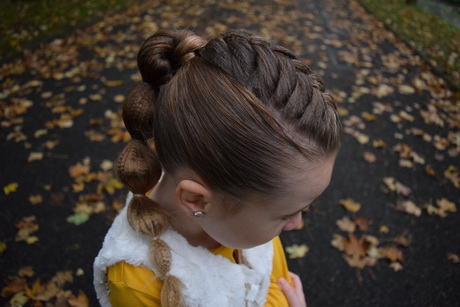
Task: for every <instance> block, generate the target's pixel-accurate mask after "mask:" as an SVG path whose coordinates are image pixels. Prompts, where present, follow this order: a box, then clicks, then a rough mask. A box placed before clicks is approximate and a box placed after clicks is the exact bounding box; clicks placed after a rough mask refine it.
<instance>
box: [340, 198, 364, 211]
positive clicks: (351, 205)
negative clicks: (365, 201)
mask: <svg viewBox="0 0 460 307" xmlns="http://www.w3.org/2000/svg"><path fill="white" fill-rule="evenodd" d="M339 204H340V205H342V206H343V207H344V208H345V209H347V211H350V212H357V211H359V209H361V204H360V203H358V202H356V201H354V200H353V199H351V198H346V199H342V200H340V202H339Z"/></svg>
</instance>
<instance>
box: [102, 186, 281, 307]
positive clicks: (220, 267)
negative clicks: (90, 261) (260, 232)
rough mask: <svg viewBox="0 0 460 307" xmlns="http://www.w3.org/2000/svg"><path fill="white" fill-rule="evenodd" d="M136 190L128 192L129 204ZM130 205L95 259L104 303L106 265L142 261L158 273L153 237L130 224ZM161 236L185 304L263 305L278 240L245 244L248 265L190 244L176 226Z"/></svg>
mask: <svg viewBox="0 0 460 307" xmlns="http://www.w3.org/2000/svg"><path fill="white" fill-rule="evenodd" d="M131 197H132V195H131V193H130V195H128V198H127V202H126V204H128V203H129V201H130V199H131ZM126 208H127V205H125V208H124V209H123V210H122V211H121V212H120V214H119V215H118V216H117V217H116V219H115V221H114V223H113V224H112V227H111V228H110V229H109V231H108V233H107V235H106V237H105V239H104V243H103V247H102V249H101V251H100V252H99V255H98V256H97V258H96V259H95V262H94V286H95V289H96V293H97V296H98V299H99V302H100V303H101V305H102V306H104V307H105V306H110V302H109V299H108V291H107V285H106V271H107V268H108V267H110V266H112V265H114V264H116V263H118V262H121V261H125V262H127V263H129V264H131V265H133V266H143V267H146V268H148V269H149V270H151V271H153V272H154V273H155V274H157V275H158V271H157V270H156V268H154V267H153V266H152V264H151V262H150V260H149V256H148V250H149V245H150V239H149V238H147V237H144V236H141V235H139V234H138V233H136V232H135V231H134V230H133V229H132V228H131V226H129V224H128V220H127V217H126V214H127V210H126ZM160 238H161V239H162V240H163V241H165V242H166V243H167V244H168V245H169V247H170V248H171V256H172V262H171V270H170V274H171V275H174V276H176V277H178V278H179V279H180V280H181V281H182V283H183V284H184V285H185V289H184V290H183V291H182V296H183V299H184V302H185V304H186V306H193V307H195V306H196V307H200V306H202V307H208V306H222V307H224V306H229V307H230V306H231V307H233V306H251V307H252V306H263V305H264V303H265V299H266V296H267V293H268V287H269V285H270V274H271V271H272V265H273V244H272V242H268V243H266V244H263V245H260V246H257V247H254V248H250V249H244V250H243V251H242V252H243V253H242V254H243V258H244V260H245V263H247V265H241V264H234V263H232V262H231V261H230V260H229V259H227V258H225V257H223V256H220V255H214V254H212V253H211V252H210V251H209V250H207V249H205V248H203V247H195V246H192V245H190V244H189V243H188V242H187V240H186V239H185V238H184V237H182V236H181V235H180V234H178V233H177V232H175V231H174V230H172V229H169V230H168V231H166V232H165V233H164V234H163V235H161V236H160Z"/></svg>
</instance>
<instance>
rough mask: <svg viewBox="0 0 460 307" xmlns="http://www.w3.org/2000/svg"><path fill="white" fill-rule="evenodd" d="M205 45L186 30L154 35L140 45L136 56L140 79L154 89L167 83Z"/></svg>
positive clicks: (201, 39) (161, 32) (198, 37)
mask: <svg viewBox="0 0 460 307" xmlns="http://www.w3.org/2000/svg"><path fill="white" fill-rule="evenodd" d="M205 45H206V40H204V39H203V38H201V37H200V36H198V35H196V34H195V33H193V32H191V31H187V30H175V31H160V32H157V33H155V34H154V35H152V36H150V37H149V38H148V39H147V40H146V41H145V42H144V43H143V44H142V46H141V48H140V50H139V54H138V56H137V65H138V68H139V71H140V73H141V75H142V79H143V80H144V82H147V83H149V84H150V85H152V86H154V87H159V86H161V85H163V84H165V83H167V82H168V81H169V80H170V79H171V78H172V76H173V75H174V74H175V73H176V71H177V70H178V69H179V68H181V67H182V65H183V64H185V63H186V62H187V61H189V60H190V59H191V58H193V57H194V55H195V54H194V52H195V51H196V50H198V49H200V48H202V47H204V46H205Z"/></svg>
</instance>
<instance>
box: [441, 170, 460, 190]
mask: <svg viewBox="0 0 460 307" xmlns="http://www.w3.org/2000/svg"><path fill="white" fill-rule="evenodd" d="M444 176H445V177H446V178H447V179H449V180H450V181H451V182H452V184H453V185H454V187H456V188H459V187H460V177H459V175H458V172H457V168H456V167H455V166H453V165H450V166H449V167H448V168H447V169H446V170H445V171H444Z"/></svg>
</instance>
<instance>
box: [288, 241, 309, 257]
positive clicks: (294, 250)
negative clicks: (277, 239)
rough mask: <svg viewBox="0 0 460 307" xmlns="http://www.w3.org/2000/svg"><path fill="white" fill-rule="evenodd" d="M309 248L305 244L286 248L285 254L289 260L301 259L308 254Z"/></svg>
mask: <svg viewBox="0 0 460 307" xmlns="http://www.w3.org/2000/svg"><path fill="white" fill-rule="evenodd" d="M308 251H309V248H308V246H307V245H306V244H302V245H297V244H294V245H291V246H287V247H286V252H287V253H288V257H289V258H290V259H294V258H303V257H305V255H306V254H307V253H308Z"/></svg>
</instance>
